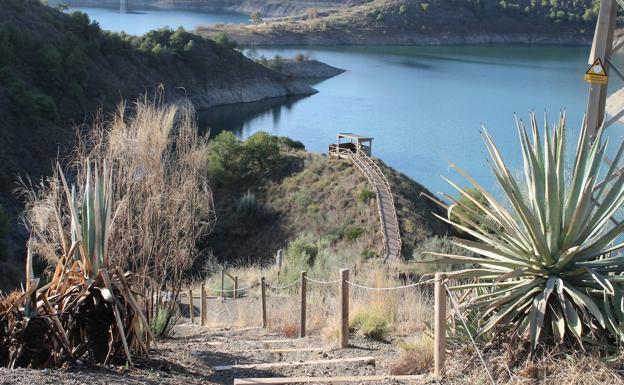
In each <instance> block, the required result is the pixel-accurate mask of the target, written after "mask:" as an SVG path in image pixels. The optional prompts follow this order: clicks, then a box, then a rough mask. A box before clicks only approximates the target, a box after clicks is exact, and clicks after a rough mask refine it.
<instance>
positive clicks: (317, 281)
mask: <svg viewBox="0 0 624 385" xmlns="http://www.w3.org/2000/svg"><path fill="white" fill-rule="evenodd" d="M305 279H306V281H310V282H314V283H318V284H319V285H331V284H334V283H338V282H340V280H339V279H335V280H333V281H321V280H318V279H314V278H310V277H305Z"/></svg>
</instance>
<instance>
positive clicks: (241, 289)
mask: <svg viewBox="0 0 624 385" xmlns="http://www.w3.org/2000/svg"><path fill="white" fill-rule="evenodd" d="M259 284H260V281H256V282H254V283H252V284H250V285H248V286H245V287H238V288H236V289H214V288H212V287H210V286H207V287H206V289H208V290H210V291H214V292H217V293H221V292H225V293H234V292H239V291H243V290H247V289H251V288H252V287H254V286H257V285H259Z"/></svg>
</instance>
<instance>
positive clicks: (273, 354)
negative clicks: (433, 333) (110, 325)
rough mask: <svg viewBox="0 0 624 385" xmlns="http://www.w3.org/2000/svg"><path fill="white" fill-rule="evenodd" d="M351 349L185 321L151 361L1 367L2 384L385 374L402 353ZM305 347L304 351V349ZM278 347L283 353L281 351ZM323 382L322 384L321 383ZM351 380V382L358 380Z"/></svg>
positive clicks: (361, 346) (359, 342)
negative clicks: (359, 359) (263, 365)
mask: <svg viewBox="0 0 624 385" xmlns="http://www.w3.org/2000/svg"><path fill="white" fill-rule="evenodd" d="M352 345H353V346H352V347H350V348H348V349H337V348H336V347H335V344H334V345H332V344H331V343H328V342H327V341H324V340H323V339H322V338H320V337H306V338H303V339H288V338H285V337H283V336H280V335H278V334H276V333H271V332H269V331H267V330H263V329H259V328H252V329H239V330H224V329H221V330H219V329H208V328H202V327H200V326H197V325H191V324H188V323H186V324H182V325H179V326H177V327H176V329H175V337H174V338H171V339H166V340H162V341H160V342H159V343H158V348H157V349H156V350H155V351H154V353H153V355H152V356H151V357H150V359H148V360H137V362H136V366H135V367H133V368H126V367H124V366H108V367H94V366H87V365H84V364H80V363H78V364H76V365H72V366H70V367H68V368H65V369H58V370H46V371H36V370H28V369H19V370H13V371H10V370H6V369H0V385H4V384H56V385H58V384H63V385H64V384H227V385H231V384H233V383H234V379H235V378H245V377H294V376H310V377H331V376H366V375H385V374H388V373H389V368H390V366H391V365H392V363H393V362H394V360H395V359H396V358H397V357H398V354H399V352H398V348H397V346H396V344H393V343H390V342H377V341H369V340H366V339H363V338H360V337H357V336H355V337H353V338H352ZM301 349H305V350H301ZM278 350H279V351H278ZM368 356H372V357H374V358H375V364H374V365H373V364H370V363H366V362H348V363H340V362H338V363H323V364H315V365H300V366H284V367H278V368H270V369H267V368H263V369H235V370H224V371H215V370H214V367H215V366H223V365H238V364H255V363H273V362H295V363H300V362H302V361H319V360H322V361H325V360H332V359H340V358H347V357H349V358H357V357H368ZM322 383H324V382H321V383H319V384H322ZM327 383H329V382H327ZM354 383H357V382H353V383H350V384H354ZM408 383H416V382H407V381H403V382H401V381H398V380H384V381H381V382H379V381H377V382H375V384H408Z"/></svg>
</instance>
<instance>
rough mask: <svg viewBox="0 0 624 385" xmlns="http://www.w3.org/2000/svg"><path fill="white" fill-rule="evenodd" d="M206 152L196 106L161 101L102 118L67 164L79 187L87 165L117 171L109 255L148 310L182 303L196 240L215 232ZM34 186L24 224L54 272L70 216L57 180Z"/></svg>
mask: <svg viewBox="0 0 624 385" xmlns="http://www.w3.org/2000/svg"><path fill="white" fill-rule="evenodd" d="M128 111H129V113H127V112H128ZM207 151H208V150H207V138H204V137H200V136H198V134H197V127H196V124H195V112H194V110H193V107H192V106H191V105H190V104H189V103H178V104H170V105H166V104H164V103H163V102H162V96H161V95H157V96H156V97H155V99H154V100H148V99H147V98H142V99H140V100H138V101H137V102H136V103H135V104H134V105H133V106H132V108H131V109H130V108H127V107H126V105H125V104H120V106H119V107H118V109H117V111H116V113H115V114H114V115H113V116H112V117H111V119H110V120H105V119H104V118H103V117H102V116H98V117H97V118H96V119H95V123H94V125H93V127H92V128H91V129H88V130H80V131H79V134H78V144H77V146H76V148H75V151H74V152H73V154H72V155H71V156H70V157H69V159H67V160H66V164H67V165H68V167H67V168H68V169H69V170H70V171H71V172H70V173H69V175H73V176H74V178H75V179H76V180H77V181H78V183H77V185H78V186H82V185H83V183H81V181H83V180H84V178H85V173H84V167H81V165H83V164H85V161H86V160H87V159H91V160H96V161H101V160H104V159H106V161H107V162H108V163H109V164H111V165H113V168H114V178H113V190H114V194H115V197H114V201H113V210H114V212H115V217H114V220H113V222H114V223H113V226H112V228H111V236H110V239H109V245H108V252H109V255H110V259H111V261H112V265H114V266H115V267H120V268H122V269H124V270H130V271H132V272H133V273H135V274H136V275H137V277H138V279H139V280H140V284H139V286H140V288H141V290H143V293H144V294H149V297H150V298H153V299H154V300H153V301H150V302H149V303H150V305H149V306H148V307H150V308H152V307H156V306H158V304H159V303H162V302H165V300H164V299H163V298H161V297H163V295H161V293H162V294H164V293H165V292H168V293H169V294H170V295H169V297H172V299H175V298H177V295H178V292H179V288H180V285H181V284H182V280H183V278H184V274H185V273H186V271H187V270H188V269H189V268H190V267H191V265H192V263H193V261H194V259H195V258H196V257H197V255H198V250H197V248H196V244H197V241H198V239H199V238H200V237H202V236H204V235H205V234H207V233H209V232H210V231H211V230H212V228H213V226H214V222H215V219H216V218H215V215H214V210H213V202H212V192H211V190H210V188H209V186H208V183H207V180H206V177H207V176H206V157H207ZM72 173H73V174H72ZM30 187H31V188H30V189H29V191H27V192H26V194H25V196H26V211H25V214H24V219H25V222H26V224H27V225H28V227H29V228H30V229H31V231H32V233H33V234H34V235H35V237H32V238H33V239H32V240H31V248H32V250H33V251H34V252H35V253H36V254H37V255H38V256H40V257H42V258H44V259H45V260H46V261H48V263H50V265H52V266H53V265H54V263H56V260H57V258H58V255H61V253H60V251H61V250H62V249H63V247H62V245H61V242H62V239H63V237H62V236H61V235H60V234H61V232H64V231H67V230H66V229H67V228H68V226H64V227H61V226H59V225H58V223H63V219H61V220H59V218H58V213H62V212H63V211H64V210H65V208H64V207H63V201H62V195H63V192H62V187H61V183H60V181H59V175H58V173H55V174H54V175H52V176H51V177H50V178H48V179H47V180H45V181H42V182H41V183H40V185H39V186H36V187H33V186H30ZM67 236H68V235H66V237H67ZM167 303H168V304H170V306H173V304H175V301H167ZM168 306H169V305H168ZM148 310H149V309H148ZM148 312H149V311H148Z"/></svg>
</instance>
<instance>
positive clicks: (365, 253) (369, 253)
mask: <svg viewBox="0 0 624 385" xmlns="http://www.w3.org/2000/svg"><path fill="white" fill-rule="evenodd" d="M360 255H361V256H362V258H363V259H373V258H377V257H379V255H378V254H377V253H375V252H374V251H372V250H369V249H364V250H362V253H361V254H360Z"/></svg>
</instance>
